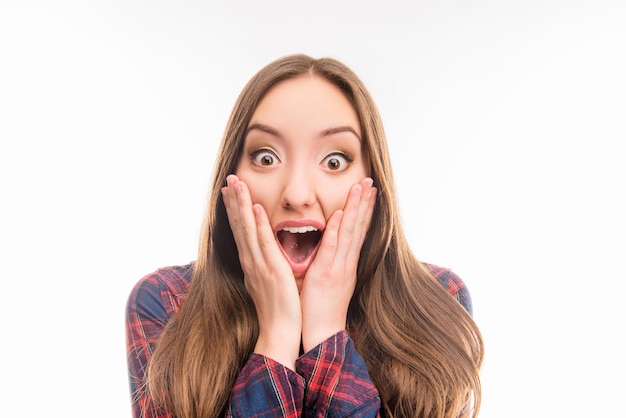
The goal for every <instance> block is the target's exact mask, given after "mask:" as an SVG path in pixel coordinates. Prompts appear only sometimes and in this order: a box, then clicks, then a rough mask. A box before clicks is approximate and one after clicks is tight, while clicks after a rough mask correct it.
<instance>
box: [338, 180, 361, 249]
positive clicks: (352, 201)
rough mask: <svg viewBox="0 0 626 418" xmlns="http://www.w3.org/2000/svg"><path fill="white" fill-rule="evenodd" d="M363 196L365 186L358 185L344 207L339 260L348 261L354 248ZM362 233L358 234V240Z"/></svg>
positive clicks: (352, 189)
mask: <svg viewBox="0 0 626 418" xmlns="http://www.w3.org/2000/svg"><path fill="white" fill-rule="evenodd" d="M362 194H363V185H362V184H360V183H359V184H356V185H354V186H352V188H351V189H350V192H349V193H348V199H347V201H346V205H345V207H344V215H343V219H342V220H341V225H339V237H338V242H337V259H339V260H347V256H348V254H349V252H350V250H351V248H352V247H353V245H352V243H353V241H354V240H355V230H356V229H357V228H358V223H357V217H358V214H359V208H360V206H361V196H362ZM359 235H360V233H357V239H358V236H359Z"/></svg>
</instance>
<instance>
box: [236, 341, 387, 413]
mask: <svg viewBox="0 0 626 418" xmlns="http://www.w3.org/2000/svg"><path fill="white" fill-rule="evenodd" d="M379 410H380V398H379V395H378V390H377V389H376V387H375V386H374V383H373V382H372V380H371V378H370V377H369V374H368V373H367V368H366V366H365V362H364V361H363V359H362V358H361V356H360V355H359V353H358V352H357V351H356V349H355V347H354V344H353V342H352V340H351V339H350V337H349V336H348V333H347V332H346V331H342V332H340V333H337V334H335V335H333V336H332V337H330V338H328V339H327V340H326V341H324V342H322V343H321V344H319V345H318V346H317V347H315V348H314V349H313V350H311V351H309V352H308V353H306V354H304V355H303V356H302V357H300V358H299V359H298V360H296V371H295V372H294V371H293V370H290V369H289V368H287V367H285V366H283V365H282V364H280V363H277V362H276V361H274V360H272V359H269V358H267V357H265V356H262V355H260V354H252V356H251V357H250V359H249V360H248V362H247V363H246V365H245V366H244V368H243V369H242V371H241V373H240V374H239V376H238V378H237V381H236V383H235V386H234V387H233V391H232V392H231V398H230V402H229V408H228V411H227V414H226V415H227V417H268V418H269V417H277V416H278V417H300V416H305V417H378V416H379Z"/></svg>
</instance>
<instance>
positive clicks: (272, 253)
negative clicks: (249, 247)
mask: <svg viewBox="0 0 626 418" xmlns="http://www.w3.org/2000/svg"><path fill="white" fill-rule="evenodd" d="M252 209H253V212H254V216H255V220H256V229H257V236H258V243H259V248H260V250H261V255H262V257H263V259H264V260H266V262H267V263H268V264H270V265H273V266H280V265H284V266H286V267H289V266H288V264H287V262H286V260H285V256H283V253H282V252H281V251H280V248H278V244H277V243H276V237H275V236H274V231H273V230H272V226H271V225H270V222H269V218H268V216H267V212H265V209H264V208H263V206H261V205H260V204H258V203H256V204H254V205H253V207H252ZM289 271H291V269H290V268H289ZM282 273H284V272H282Z"/></svg>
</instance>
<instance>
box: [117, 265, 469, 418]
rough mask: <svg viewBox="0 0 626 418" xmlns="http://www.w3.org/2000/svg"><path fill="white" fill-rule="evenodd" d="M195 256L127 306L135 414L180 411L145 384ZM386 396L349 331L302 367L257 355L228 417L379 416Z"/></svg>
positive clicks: (446, 282) (437, 271)
mask: <svg viewBox="0 0 626 418" xmlns="http://www.w3.org/2000/svg"><path fill="white" fill-rule="evenodd" d="M193 266H194V264H193V263H190V264H188V265H185V266H174V267H166V268H162V269H159V270H157V271H155V272H154V273H152V274H149V275H147V276H145V277H143V278H142V279H141V280H140V281H139V282H138V283H137V284H136V285H135V287H134V288H133V290H132V292H131V294H130V296H129V298H128V303H127V307H126V344H127V356H128V376H129V381H130V392H131V402H132V409H133V416H134V417H135V418H139V417H142V418H173V417H172V415H170V414H166V413H164V412H163V411H161V410H160V409H159V408H158V407H157V406H156V405H155V404H154V402H153V401H152V399H151V398H150V396H149V394H148V392H147V390H146V387H145V383H144V380H145V374H146V370H147V366H148V362H149V361H150V357H151V354H152V352H153V350H154V348H155V346H156V343H157V341H158V338H159V335H160V334H161V331H162V330H163V327H165V325H166V324H167V322H168V321H169V320H170V318H171V317H172V315H174V313H176V312H178V311H179V309H180V306H181V305H182V303H183V302H184V300H185V298H186V295H187V292H188V290H189V283H190V280H191V277H192V274H193ZM426 267H427V268H428V269H429V271H430V272H431V273H432V274H433V276H434V277H435V278H436V279H437V280H438V281H439V283H441V285H442V286H443V287H444V288H445V289H447V290H448V292H449V293H450V294H451V295H452V296H453V297H454V298H456V299H457V300H458V301H459V303H461V304H462V305H463V306H464V307H465V309H466V310H467V311H468V312H469V313H470V314H471V313H472V304H471V298H470V295H469V292H468V290H467V288H466V286H465V284H464V283H463V281H461V279H460V278H459V277H458V276H457V275H455V274H454V273H453V272H451V271H450V270H449V269H446V268H442V267H438V266H435V265H432V264H426ZM379 409H380V399H379V397H378V391H377V390H376V387H375V386H374V384H373V382H372V380H371V379H370V377H369V374H368V372H367V368H366V366H365V363H364V361H363V359H362V358H361V356H360V355H359V353H358V352H357V351H356V349H355V347H354V344H353V342H352V340H351V339H350V337H349V335H348V333H347V332H346V331H342V332H340V333H338V334H335V335H333V336H331V337H330V338H328V339H327V340H326V341H324V342H322V343H321V344H320V345H318V346H317V347H315V348H314V349H313V350H311V351H309V352H308V353H305V354H304V355H303V356H301V357H300V358H299V359H298V360H297V361H296V370H295V371H293V370H290V369H288V368H287V367H284V366H283V365H282V364H280V363H277V362H275V361H274V360H272V359H269V358H267V357H264V356H262V355H259V354H252V355H251V356H250V358H249V359H248V361H247V362H246V364H245V366H244V367H243V369H242V370H241V372H240V374H239V376H238V377H237V381H236V382H235V385H234V387H233V389H232V391H231V396H230V401H229V405H228V409H227V411H226V416H228V417H268V418H269V417H300V416H306V417H323V416H350V417H378V416H380V414H379Z"/></svg>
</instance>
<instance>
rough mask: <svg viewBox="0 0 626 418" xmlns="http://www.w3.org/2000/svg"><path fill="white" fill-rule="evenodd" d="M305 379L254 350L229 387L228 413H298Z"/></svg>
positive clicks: (298, 415)
mask: <svg viewBox="0 0 626 418" xmlns="http://www.w3.org/2000/svg"><path fill="white" fill-rule="evenodd" d="M305 384H306V382H305V381H304V379H303V378H302V377H301V376H299V375H298V374H297V373H296V372H294V371H293V370H291V369H289V368H288V367H285V366H283V365H282V364H280V363H278V362H276V361H274V360H272V359H270V358H268V357H265V356H263V355H261V354H256V353H253V354H252V355H251V356H250V358H249V359H248V361H247V362H246V364H245V366H244V367H243V369H242V370H241V372H240V373H239V376H238V377H237V380H236V382H235V385H234V386H233V390H232V391H231V395H230V400H229V405H228V410H227V412H226V416H227V417H255V418H261V417H267V418H272V417H300V416H302V406H303V399H304V391H305Z"/></svg>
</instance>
